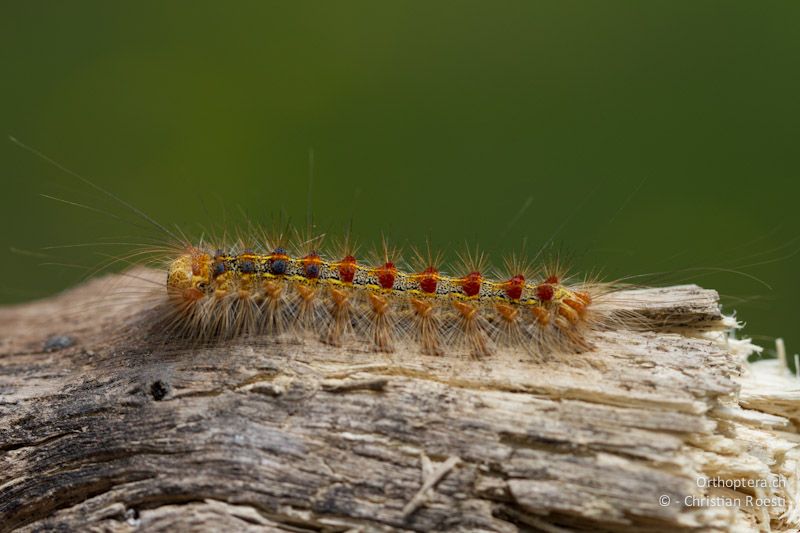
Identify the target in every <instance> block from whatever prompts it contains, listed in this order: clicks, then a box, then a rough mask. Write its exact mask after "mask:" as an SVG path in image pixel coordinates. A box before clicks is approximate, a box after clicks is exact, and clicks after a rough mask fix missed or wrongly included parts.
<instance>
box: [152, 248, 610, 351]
mask: <svg viewBox="0 0 800 533" xmlns="http://www.w3.org/2000/svg"><path fill="white" fill-rule="evenodd" d="M384 249H385V253H384V256H383V258H382V261H380V262H379V263H378V264H377V265H372V266H369V265H365V264H362V263H360V262H359V261H357V260H356V258H355V257H354V256H353V255H352V254H350V253H348V254H347V255H344V256H343V257H342V259H339V260H331V259H327V258H325V257H323V256H322V255H321V254H320V253H318V252H317V251H316V250H315V249H310V250H308V251H307V252H306V253H296V254H290V253H289V252H288V251H287V249H286V248H285V247H283V246H279V245H275V246H271V245H266V246H263V245H262V246H261V247H260V249H259V250H253V249H245V250H243V251H241V252H240V253H236V254H234V253H229V252H226V251H224V250H223V249H219V250H217V251H215V252H213V253H210V252H208V251H206V250H204V249H202V248H195V247H188V248H187V249H186V250H185V252H184V253H183V254H181V255H180V256H178V257H177V258H175V259H174V260H172V261H171V263H170V264H169V267H168V274H167V280H166V292H167V294H168V302H167V303H166V304H165V305H164V306H163V309H164V312H165V316H164V319H163V321H162V327H163V328H164V330H165V331H167V332H169V335H170V336H177V337H181V338H189V339H198V340H203V341H210V340H214V339H218V338H219V339H224V338H232V337H236V336H241V335H260V334H267V335H272V336H281V335H284V334H294V335H298V334H299V335H302V334H303V333H311V334H314V333H316V334H317V336H318V337H319V338H320V339H321V340H323V341H324V342H327V343H330V344H333V345H341V344H342V343H343V342H346V341H347V340H348V339H353V340H357V341H360V342H364V343H366V344H367V346H368V347H369V349H372V350H376V351H382V352H391V351H393V350H394V349H395V347H396V345H397V344H398V343H403V342H408V341H413V343H414V344H416V346H417V347H418V349H419V350H420V351H421V352H423V353H426V354H441V353H444V352H446V351H451V350H457V351H467V352H469V353H470V354H472V355H474V356H486V355H490V354H491V353H493V351H494V350H495V349H496V347H497V346H508V347H511V348H520V349H523V350H526V351H528V352H531V353H534V354H543V353H547V352H550V351H578V350H583V349H586V348H587V347H588V346H589V341H588V334H589V332H590V331H591V329H592V328H593V327H595V326H596V325H597V324H598V322H600V321H601V317H600V315H599V314H598V313H596V312H595V310H594V308H593V305H592V304H593V301H594V299H595V298H597V297H598V296H599V295H601V294H602V289H601V287H602V285H601V284H598V283H591V282H579V283H571V282H569V281H568V280H564V279H562V277H561V276H560V275H559V274H558V273H549V272H548V273H546V274H543V275H540V276H539V277H538V278H536V279H534V280H533V281H531V280H529V279H528V277H527V276H526V275H525V273H523V272H522V270H521V269H517V270H511V272H512V274H511V275H510V276H509V277H507V278H506V279H491V278H489V277H486V275H485V274H484V272H483V271H482V270H481V269H479V265H480V263H481V262H480V261H479V262H473V263H472V267H471V268H468V269H467V270H466V272H465V273H464V275H462V276H449V275H446V274H444V273H442V272H441V271H440V269H439V267H438V265H436V264H435V263H433V262H428V263H422V264H421V265H422V268H420V269H418V270H417V271H415V272H404V271H403V270H401V269H400V268H398V266H397V265H396V263H397V262H398V259H397V258H396V257H392V256H390V255H389V253H388V251H386V247H384ZM265 250H270V251H265Z"/></svg>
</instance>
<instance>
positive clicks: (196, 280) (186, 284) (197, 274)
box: [167, 251, 211, 302]
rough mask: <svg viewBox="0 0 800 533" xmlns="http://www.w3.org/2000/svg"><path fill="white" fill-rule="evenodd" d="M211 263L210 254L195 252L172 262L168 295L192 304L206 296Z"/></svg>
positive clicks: (168, 278) (168, 276) (169, 270)
mask: <svg viewBox="0 0 800 533" xmlns="http://www.w3.org/2000/svg"><path fill="white" fill-rule="evenodd" d="M210 263H211V258H210V257H209V255H208V254H204V253H200V252H195V251H192V253H189V254H183V255H181V256H178V258H177V259H175V260H174V261H172V262H171V263H170V265H169V269H168V271H167V293H168V294H169V295H170V297H172V298H176V299H179V300H184V301H187V302H192V301H196V300H199V299H200V298H202V297H203V296H205V292H206V291H205V290H206V288H207V287H208V278H209V265H210Z"/></svg>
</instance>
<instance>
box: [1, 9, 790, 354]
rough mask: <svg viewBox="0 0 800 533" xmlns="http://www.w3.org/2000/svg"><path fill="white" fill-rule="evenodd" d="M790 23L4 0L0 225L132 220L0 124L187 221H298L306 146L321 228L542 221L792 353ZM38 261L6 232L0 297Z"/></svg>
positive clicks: (399, 237) (583, 266) (456, 229)
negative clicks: (715, 307) (698, 288)
mask: <svg viewBox="0 0 800 533" xmlns="http://www.w3.org/2000/svg"><path fill="white" fill-rule="evenodd" d="M799 28H800V3H798V2H794V1H792V2H769V3H761V2H750V1H748V2H735V1H718V2H708V1H694V2H688V1H687V2H676V1H662V2H659V1H648V2H639V1H629V2H588V1H587V2H572V1H558V2H547V3H542V2H530V1H527V2H465V1H459V2H394V3H390V2H335V3H334V2H280V3H278V2H271V3H268V2H251V3H246V2H230V3H200V2H163V1H158V2H126V3H123V2H106V1H98V2H69V3H67V2H56V1H52V2H25V1H9V0H4V1H3V2H2V16H0V64H1V65H2V80H3V81H2V85H0V125H2V133H3V135H4V137H3V140H2V142H0V158H2V159H1V161H2V166H1V167H0V168H2V172H1V173H0V175H2V184H3V187H2V204H1V205H0V207H1V208H2V211H1V212H0V217H2V219H0V222H1V223H2V238H1V241H0V246H2V249H3V250H9V249H11V248H15V249H21V250H24V251H32V252H35V253H40V252H41V249H42V248H43V247H45V246H49V245H63V244H69V243H93V242H96V241H97V240H99V239H105V238H111V239H114V238H117V239H120V238H123V236H124V237H128V235H129V234H131V233H132V232H134V233H135V230H131V228H130V227H127V226H126V225H125V224H123V223H120V222H118V221H115V220H113V219H111V218H109V217H105V216H103V215H99V214H97V213H93V212H89V211H86V210H81V209H78V208H74V207H71V206H67V205H63V204H58V203H56V202H53V201H50V200H47V199H45V198H43V197H41V196H40V194H41V193H44V194H51V195H55V196H59V197H63V198H68V199H70V200H74V201H80V202H83V203H88V204H91V205H95V206H104V207H108V205H109V202H107V201H106V200H103V199H101V198H98V196H97V195H96V194H94V193H93V192H92V191H91V190H90V189H89V188H87V187H85V186H83V185H81V184H80V183H78V182H77V181H76V180H75V179H73V178H72V177H70V176H69V175H68V174H65V173H64V172H61V171H59V170H57V169H55V168H54V167H52V166H49V165H47V164H46V163H45V162H43V161H42V160H41V159H39V158H37V157H35V156H33V155H31V154H30V153H28V152H26V151H24V150H21V149H20V148H19V147H17V146H15V145H14V144H12V143H11V142H10V141H7V140H5V137H6V136H7V135H13V136H15V137H17V138H19V139H20V140H22V141H24V142H25V143H28V144H30V145H32V146H34V147H36V148H37V149H39V150H41V151H42V152H44V153H46V154H48V155H49V156H51V157H53V158H54V159H56V160H57V161H59V162H61V163H63V164H64V165H65V166H67V167H69V168H71V169H73V170H75V171H77V172H79V173H81V174H83V175H85V176H88V177H90V178H91V179H93V180H94V181H96V182H97V183H99V184H100V185H102V186H103V187H106V188H108V189H111V190H113V191H114V192H115V193H117V194H118V195H119V196H120V197H122V198H125V199H126V200H128V201H130V202H131V203H133V204H135V205H136V206H138V207H140V208H142V209H143V210H145V211H146V212H147V213H149V214H150V215H152V216H153V217H155V218H156V219H158V220H160V221H163V222H165V223H170V224H172V223H175V224H179V225H181V226H183V227H189V228H194V227H197V225H198V224H203V225H205V226H208V227H215V226H216V227H219V226H221V225H230V224H232V223H231V219H233V218H236V216H237V215H236V214H237V213H238V212H239V211H242V212H244V213H247V215H248V216H249V217H252V219H254V220H256V221H264V220H269V218H270V216H272V215H274V214H275V213H278V212H280V211H285V212H286V213H287V214H288V215H289V216H290V217H292V218H293V219H294V220H298V221H301V222H302V220H303V219H304V217H305V212H306V207H305V206H306V192H307V182H308V174H309V155H308V154H309V149H312V148H313V150H314V154H315V165H314V186H313V196H314V214H315V217H316V220H317V221H318V222H319V223H320V227H321V228H322V229H323V230H325V231H330V232H332V233H339V232H340V228H341V227H343V226H344V224H345V223H346V222H347V220H348V219H349V218H350V217H351V215H354V220H355V225H354V233H355V234H356V235H358V237H359V239H360V240H361V241H362V242H364V243H367V244H369V243H373V242H374V241H375V240H376V239H378V238H379V236H380V234H381V233H382V232H384V233H387V234H388V235H390V236H391V238H392V240H393V242H396V243H399V244H406V243H411V244H422V243H424V241H425V239H426V237H428V236H429V237H430V239H431V241H432V243H433V244H434V245H435V246H436V247H441V248H443V249H445V250H447V251H448V253H450V255H451V256H452V254H453V252H454V251H456V250H457V249H458V248H459V247H460V246H461V244H462V243H463V242H464V240H467V241H468V242H470V243H478V244H480V245H481V246H482V247H483V248H484V249H486V250H488V251H489V252H491V253H492V255H493V256H494V257H496V258H502V256H503V255H506V254H508V253H510V252H512V251H514V250H518V249H519V248H520V246H521V243H522V242H523V240H524V239H527V249H528V251H529V254H530V255H535V252H536V250H538V249H539V248H540V247H541V246H542V245H543V244H545V243H546V242H548V241H549V240H551V239H552V242H553V243H554V247H555V249H556V250H558V251H559V252H560V253H561V254H562V255H566V256H567V257H569V260H570V262H571V263H572V264H573V265H574V267H575V268H576V269H577V270H598V269H601V270H602V272H603V273H604V275H605V276H606V277H608V278H618V277H622V276H628V275H636V274H643V273H654V272H662V271H667V272H671V273H672V274H671V275H670V276H666V277H660V276H653V277H651V278H649V279H652V280H654V281H656V282H661V283H664V282H674V281H687V282H689V281H695V282H697V283H700V284H702V285H704V286H707V287H712V288H715V289H718V290H719V291H720V292H721V293H722V294H723V295H724V302H725V309H726V310H729V311H732V310H734V309H735V310H736V311H737V313H738V316H739V317H740V318H741V319H742V320H745V321H746V322H747V328H746V330H745V331H746V333H748V334H750V335H751V336H753V337H755V338H756V339H757V340H758V341H759V342H760V343H762V344H763V345H765V346H767V347H768V348H771V347H772V346H773V340H774V338H775V337H777V336H783V337H784V338H786V339H787V345H788V349H789V350H790V352H792V353H794V352H796V351H798V350H800V331H798V311H797V309H798V302H800V283H799V282H798V275H797V273H798V267H799V266H800V256H798V255H792V253H793V252H795V251H797V249H798V248H800V241H798V240H797V239H798V237H799V236H800V222H798V216H797V214H796V212H795V206H796V204H797V195H798V191H800V185H798V181H797V180H798V178H799V177H800V157H799V155H798V154H799V153H800V152H799V151H798V139H800V98H798V95H800V31H799V30H798V29H799ZM530 197H532V198H533V201H532V203H531V204H530V207H529V209H527V210H525V211H524V212H522V214H521V215H520V216H518V217H517V216H516V214H517V213H518V212H519V211H520V209H521V208H522V207H523V205H524V204H525V203H526V199H527V198H530ZM115 209H117V211H119V209H118V208H115ZM368 247H369V246H367V248H368ZM122 251H123V250H120V249H115V250H113V253H122ZM46 253H47V254H48V255H54V256H56V257H58V259H57V260H56V262H63V263H74V262H80V263H83V264H93V263H94V264H97V263H98V262H100V261H101V260H102V258H101V257H98V255H97V249H94V248H93V247H87V248H75V249H66V250H53V251H47V252H46ZM43 262H50V260H43V259H38V258H35V257H31V256H29V255H25V254H19V253H11V252H8V253H7V254H6V255H5V259H4V260H3V261H2V262H0V280H2V281H0V299H2V302H4V303H11V302H18V301H24V300H29V299H32V298H37V297H42V296H45V295H47V294H51V293H53V292H55V291H57V290H59V289H62V288H64V287H67V286H71V285H74V284H75V283H77V282H78V281H79V280H80V279H81V277H83V276H85V271H81V270H80V269H73V268H67V267H59V266H47V265H41V264H40V263H43ZM498 262H499V261H498ZM724 270H740V271H741V272H742V273H741V274H735V273H731V272H725V271H724ZM754 277H755V278H758V279H759V280H761V281H756V280H755V279H753V278H754ZM645 279H648V278H645ZM762 282H763V283H762ZM767 285H768V286H769V287H767Z"/></svg>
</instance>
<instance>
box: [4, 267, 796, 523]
mask: <svg viewBox="0 0 800 533" xmlns="http://www.w3.org/2000/svg"><path fill="white" fill-rule="evenodd" d="M137 275H138V276H142V277H148V276H155V278H154V279H156V280H159V281H160V280H161V278H160V274H157V273H156V274H154V273H152V272H149V271H141V272H139V273H138V274H137ZM111 279H112V281H113V282H115V283H120V282H122V283H130V281H129V280H130V278H120V277H112V278H111ZM107 282H108V280H107V279H106V280H95V281H93V282H90V283H89V284H87V285H84V286H82V287H79V288H76V289H74V290H72V291H69V292H67V293H64V294H61V295H59V296H56V297H54V298H51V299H49V300H45V301H41V302H35V303H31V304H26V305H20V306H14V307H8V308H5V309H0V450H2V456H0V530H2V531H10V530H12V529H15V528H21V529H22V530H24V531H29V530H40V529H42V528H45V529H49V528H61V529H76V530H77V529H80V530H85V529H88V528H93V529H96V530H104V531H128V530H134V529H137V528H143V529H145V530H151V531H175V530H183V529H204V530H207V529H213V530H221V529H223V528H227V529H229V530H253V531H256V530H286V531H345V530H417V531H428V530H453V529H460V530H484V531H503V532H506V531H517V530H541V531H562V530H583V529H586V530H592V531H598V530H599V531H602V530H608V531H683V530H686V531H691V530H719V531H758V530H762V531H763V530H769V529H770V528H771V529H772V530H773V531H796V530H797V528H798V527H799V526H800V511H799V510H798V501H797V495H798V487H799V485H798V449H797V444H798V440H800V439H798V435H797V427H798V424H800V392H798V390H799V388H798V387H797V384H796V382H792V380H791V379H789V378H778V377H775V378H769V379H772V381H769V380H768V379H767V378H765V377H764V376H763V375H760V377H759V375H758V374H754V373H753V372H752V371H751V370H750V368H749V365H748V364H747V363H746V361H745V358H746V355H747V354H748V353H749V351H750V345H749V344H748V343H747V342H746V341H735V340H729V339H728V338H727V336H726V334H725V331H726V330H728V329H729V328H730V327H731V325H732V323H731V320H730V319H726V318H725V317H723V316H722V315H721V314H720V310H719V306H718V303H717V295H716V293H715V292H713V291H709V290H703V289H700V288H699V287H696V286H681V287H670V288H665V289H651V290H638V291H628V292H625V293H621V294H620V296H619V297H620V298H621V299H622V300H621V301H624V302H626V305H628V306H629V307H630V308H631V309H632V310H634V311H636V312H638V313H640V314H641V315H642V316H647V317H648V320H649V321H650V324H649V326H648V331H607V332H604V333H602V334H600V335H599V336H598V338H597V339H596V342H595V345H596V346H595V348H594V349H593V350H592V351H590V352H587V353H583V354H576V355H570V356H562V357H559V358H556V359H553V360H548V361H544V362H536V361H532V360H531V359H530V358H529V357H526V356H524V355H522V354H509V353H500V354H498V355H496V356H494V357H491V358H486V359H483V360H470V359H464V358H459V357H451V356H439V357H435V356H424V355H419V354H416V353H396V354H391V355H376V354H372V353H355V352H353V351H348V350H344V349H334V348H332V347H330V346H325V345H322V344H317V343H314V342H309V343H305V344H303V345H287V344H270V343H269V342H266V341H265V342H263V343H259V344H257V345H254V344H252V343H245V342H238V343H226V344H224V345H219V346H215V347H208V348H203V349H194V350H175V349H170V350H167V349H166V348H167V347H166V346H160V347H158V346H157V347H155V348H154V347H152V346H141V345H137V344H136V343H132V341H131V339H130V338H129V337H126V336H124V335H116V334H115V332H117V331H119V330H121V329H122V328H123V327H124V326H125V324H126V323H128V322H129V321H130V320H131V318H132V317H135V316H137V315H138V314H140V313H141V309H140V308H137V306H136V305H132V304H131V303H130V302H125V301H120V302H115V301H114V300H111V301H106V302H104V304H103V305H102V306H98V305H95V302H96V299H97V296H98V294H103V290H104V288H103V287H105V286H106V285H105V283H107ZM75 309H77V310H78V311H77V312H75V311H71V310H75ZM791 387H794V392H792V391H790V390H788V389H789V388H791ZM734 483H735V484H736V486H735V487H734V486H732V485H733V484H734ZM725 485H729V486H725ZM740 485H743V486H740ZM748 497H751V498H770V499H769V500H765V501H754V500H749V499H748ZM725 498H727V500H726V499H725ZM748 503H751V504H752V505H748Z"/></svg>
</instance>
